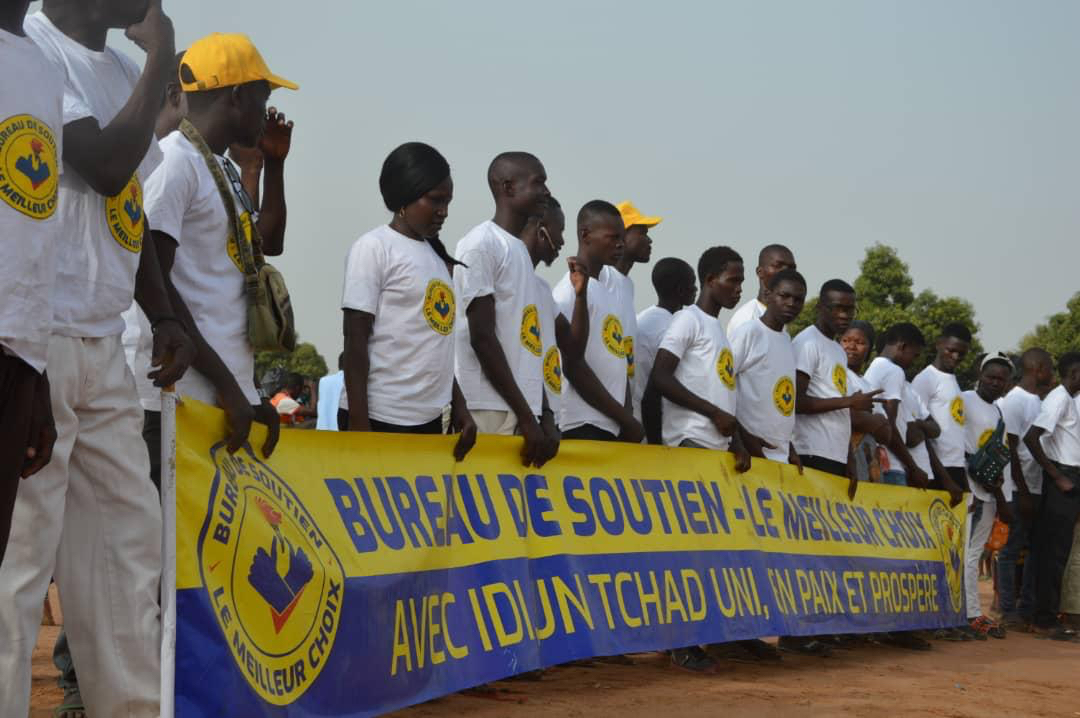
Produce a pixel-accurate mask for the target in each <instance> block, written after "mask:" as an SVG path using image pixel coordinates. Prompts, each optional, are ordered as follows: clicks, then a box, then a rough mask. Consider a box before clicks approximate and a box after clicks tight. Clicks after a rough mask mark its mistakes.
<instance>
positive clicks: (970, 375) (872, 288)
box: [788, 244, 1080, 388]
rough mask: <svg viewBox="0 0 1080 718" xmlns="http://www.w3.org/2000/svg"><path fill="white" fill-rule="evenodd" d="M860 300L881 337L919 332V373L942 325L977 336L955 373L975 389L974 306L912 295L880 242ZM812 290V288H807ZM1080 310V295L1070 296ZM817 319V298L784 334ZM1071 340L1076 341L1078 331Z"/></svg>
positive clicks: (864, 274) (867, 260) (863, 315)
mask: <svg viewBox="0 0 1080 718" xmlns="http://www.w3.org/2000/svg"><path fill="white" fill-rule="evenodd" d="M853 286H854V287H855V292H856V296H857V301H858V318H859V319H861V320H863V321H866V322H870V324H872V325H873V327H874V329H875V330H876V331H877V333H878V336H879V337H880V336H881V335H882V334H883V333H884V332H885V330H886V329H888V328H889V327H890V326H892V325H893V324H896V323H898V322H911V323H912V324H914V325H915V326H917V327H918V328H919V330H920V331H922V333H923V336H925V337H926V341H927V342H928V344H929V346H928V347H927V349H926V352H925V353H924V354H923V356H921V357H920V358H919V360H918V361H917V362H916V363H915V366H914V367H913V371H914V372H919V371H921V370H922V369H923V367H925V366H926V365H927V364H929V363H930V362H932V361H933V359H934V342H935V341H936V340H937V337H938V335H939V334H941V330H942V329H943V328H944V327H945V325H946V324H949V323H952V322H961V323H963V324H965V325H966V326H967V327H968V328H969V329H971V333H972V334H973V335H975V338H974V341H973V342H972V346H971V351H969V352H968V356H967V359H966V360H965V361H964V363H963V364H962V365H961V366H960V368H959V369H958V370H957V372H956V376H957V379H958V380H959V381H960V385H961V386H962V387H964V388H968V387H970V386H973V385H974V382H975V374H976V361H977V358H978V356H979V355H980V354H982V352H983V348H982V344H981V343H980V342H979V338H978V336H977V333H978V330H979V324H978V322H977V321H976V320H975V307H973V306H972V304H971V302H969V301H967V300H966V299H961V298H959V297H939V296H938V295H937V294H936V293H935V292H934V291H932V290H930V289H924V290H922V291H921V292H919V293H918V294H915V292H914V286H915V284H914V281H913V280H912V278H911V272H910V269H909V268H908V265H907V263H906V262H904V261H903V260H902V259H900V256H899V255H898V254H897V253H896V250H895V249H893V248H892V247H887V246H885V245H883V244H875V245H874V246H872V247H868V248H867V250H866V256H865V257H863V260H862V262H861V263H860V264H859V276H858V277H857V278H856V279H855V282H854V283H853ZM811 291H813V290H811ZM1074 301H1077V309H1078V310H1080V295H1077V297H1076V298H1074ZM1075 316H1076V317H1077V319H1074V326H1076V327H1080V311H1077V312H1075ZM816 317H817V297H816V296H815V297H814V298H813V299H812V300H809V301H807V302H806V306H805V307H804V308H803V311H802V314H800V315H799V317H798V318H797V319H796V320H795V321H794V322H792V323H791V324H790V325H789V327H788V331H790V332H791V334H792V335H793V336H794V335H795V334H797V333H798V332H800V331H802V330H803V329H804V328H806V327H808V326H810V325H811V324H813V323H814V320H815V319H816ZM1074 336H1076V337H1080V333H1077V334H1075V335H1074Z"/></svg>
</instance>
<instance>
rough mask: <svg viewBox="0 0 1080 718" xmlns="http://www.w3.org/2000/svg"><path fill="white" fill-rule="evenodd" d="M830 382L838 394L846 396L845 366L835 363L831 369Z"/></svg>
mask: <svg viewBox="0 0 1080 718" xmlns="http://www.w3.org/2000/svg"><path fill="white" fill-rule="evenodd" d="M832 383H833V386H835V387H836V390H837V391H838V392H840V396H847V367H845V366H844V365H843V364H837V365H836V366H834V367H833V370H832Z"/></svg>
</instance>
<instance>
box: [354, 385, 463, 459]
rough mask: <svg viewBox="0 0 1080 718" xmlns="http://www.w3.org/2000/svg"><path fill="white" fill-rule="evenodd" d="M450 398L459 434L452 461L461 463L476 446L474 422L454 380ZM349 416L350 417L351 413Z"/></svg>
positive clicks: (454, 424) (452, 418)
mask: <svg viewBox="0 0 1080 718" xmlns="http://www.w3.org/2000/svg"><path fill="white" fill-rule="evenodd" d="M365 396H366V394H365ZM451 396H452V398H451V399H450V419H451V423H452V425H453V427H454V429H455V430H456V431H457V432H458V433H459V434H460V436H459V437H458V440H457V443H456V444H454V460H455V461H461V460H463V459H464V458H465V456H466V455H467V454H468V453H469V451H471V450H472V448H473V446H475V445H476V422H475V421H473V418H472V414H471V413H470V412H469V407H468V405H467V404H466V403H465V395H464V394H462V393H461V388H460V387H458V383H457V379H454V390H453V393H452V395H451ZM349 415H350V417H351V416H352V414H351V412H350V414H349ZM350 421H351V420H350Z"/></svg>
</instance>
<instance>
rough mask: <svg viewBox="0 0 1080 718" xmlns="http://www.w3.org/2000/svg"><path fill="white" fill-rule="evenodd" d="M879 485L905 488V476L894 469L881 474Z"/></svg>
mask: <svg viewBox="0 0 1080 718" xmlns="http://www.w3.org/2000/svg"><path fill="white" fill-rule="evenodd" d="M881 483H883V484H892V485H893V486H907V474H906V473H904V472H903V471H897V470H896V469H889V470H888V471H882V472H881Z"/></svg>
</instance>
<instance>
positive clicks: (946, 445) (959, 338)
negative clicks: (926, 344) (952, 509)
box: [911, 322, 971, 502]
mask: <svg viewBox="0 0 1080 718" xmlns="http://www.w3.org/2000/svg"><path fill="white" fill-rule="evenodd" d="M970 347H971V330H970V329H968V328H967V327H966V326H964V325H963V324H960V323H958V322H953V323H951V324H947V325H945V327H944V328H943V329H942V330H941V336H940V337H938V340H937V344H936V355H935V357H934V362H933V363H932V364H930V365H929V366H927V367H926V368H925V369H923V370H922V371H921V372H919V375H918V376H916V377H915V378H914V379H913V380H912V381H911V386H912V388H913V389H914V390H915V391H916V392H917V393H918V394H919V397H920V398H922V400H923V403H924V404H926V408H928V409H929V410H930V415H931V416H933V417H934V421H935V422H937V425H938V426H939V427H940V428H941V434H939V435H938V436H937V437H936V438H934V439H932V440H931V441H930V442H929V444H928V448H929V449H930V460H931V462H934V463H936V465H935V466H934V481H932V482H931V483H930V486H931V488H935V489H944V490H945V491H948V492H949V493H950V494H951V495H952V500H953V501H954V502H957V501H959V500H960V499H961V493H962V492H964V491H966V490H967V473H966V469H965V466H964V400H963V399H962V398H961V397H960V384H959V383H958V382H957V381H956V368H957V367H958V366H960V363H961V362H962V361H964V357H966V356H967V353H968V349H969V348H970Z"/></svg>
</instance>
